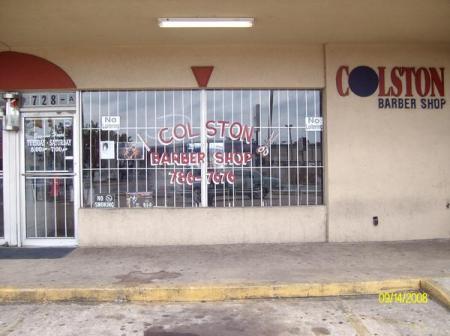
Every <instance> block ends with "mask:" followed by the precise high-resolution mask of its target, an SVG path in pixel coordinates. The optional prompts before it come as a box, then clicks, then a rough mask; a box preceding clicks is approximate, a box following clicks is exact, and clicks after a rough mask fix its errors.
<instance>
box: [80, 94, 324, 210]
mask: <svg viewBox="0 0 450 336" xmlns="http://www.w3.org/2000/svg"><path fill="white" fill-rule="evenodd" d="M200 106H201V92H200V91H199V90H171V91H163V90H160V91H93V92H83V94H82V114H83V130H82V136H83V141H82V142H83V143H82V148H83V201H84V206H86V207H130V208H135V207H136V208H139V207H145V208H147V207H198V206H201V205H202V193H201V190H202V188H201V186H202V183H205V184H206V185H207V186H206V188H205V190H206V193H207V195H205V196H204V197H203V204H204V205H206V204H207V206H210V207H232V206H239V207H243V206H245V207H247V206H289V205H292V206H293V205H317V204H323V190H322V179H323V162H322V131H321V129H317V128H310V127H309V126H308V125H307V120H309V119H308V118H312V117H317V118H319V119H321V117H322V112H321V97H320V91H319V90H207V92H206V111H205V115H204V118H203V120H204V123H203V124H201V119H202V118H201V110H200ZM202 144H203V147H202ZM202 148H203V151H202ZM202 165H204V166H205V170H204V174H203V175H202V173H201V172H202V169H201V168H202Z"/></svg>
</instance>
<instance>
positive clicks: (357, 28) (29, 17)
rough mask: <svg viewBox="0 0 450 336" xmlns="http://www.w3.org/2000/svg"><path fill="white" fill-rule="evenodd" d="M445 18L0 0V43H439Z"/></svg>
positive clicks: (296, 3) (413, 3) (343, 8)
mask: <svg viewBox="0 0 450 336" xmlns="http://www.w3.org/2000/svg"><path fill="white" fill-rule="evenodd" d="M158 17H254V18H255V27H254V28H251V29H161V28H159V27H158V25H157V18H158ZM449 18H450V1H449V0H427V1H424V0H377V1H375V0H64V1H61V0H36V1H30V0H1V1H0V41H2V42H3V43H6V44H7V45H9V46H10V47H12V48H14V47H51V46H77V45H96V46H99V45H100V46H101V45H136V44H139V45H143V44H180V43H181V44H184V43H188V44H192V43H199V44H205V43H206V44H223V43H233V44H234V43H235V44H242V43H245V44H248V43H254V44H279V43H286V44H287V43H289V44H295V43H329V42H370V43H376V42H405V43H409V42H446V43H447V42H450V19H449ZM0 48H2V47H0ZM2 49H3V48H2Z"/></svg>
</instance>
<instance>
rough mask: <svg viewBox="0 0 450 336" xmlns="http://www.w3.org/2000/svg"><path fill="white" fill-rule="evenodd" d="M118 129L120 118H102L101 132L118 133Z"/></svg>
mask: <svg viewBox="0 0 450 336" xmlns="http://www.w3.org/2000/svg"><path fill="white" fill-rule="evenodd" d="M119 129H120V117H119V116H103V117H102V130H105V131H118V130H119Z"/></svg>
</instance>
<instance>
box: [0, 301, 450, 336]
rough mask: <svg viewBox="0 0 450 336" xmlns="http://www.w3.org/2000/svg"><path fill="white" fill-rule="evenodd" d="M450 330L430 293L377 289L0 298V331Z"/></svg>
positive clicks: (212, 335)
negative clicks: (403, 296) (257, 295)
mask: <svg viewBox="0 0 450 336" xmlns="http://www.w3.org/2000/svg"><path fill="white" fill-rule="evenodd" d="M449 330H450V314H449V311H448V310H447V309H446V308H444V307H443V306H441V305H439V304H438V303H436V302H434V301H433V300H431V299H430V300H428V303H422V304H401V303H391V304H380V303H379V300H378V296H361V297H334V298H316V299H313V298H310V299H285V300H281V299H279V300H277V299H274V300H247V301H228V302H208V303H167V304H153V303H146V304H131V303H105V304H88V303H85V304H82V303H61V304H55V303H47V304H2V305H0V335H1V336H6V335H8V336H14V335H17V336H18V335H40V336H47V335H48V336H50V335H52V336H53V335H58V336H69V335H73V336H75V335H76V336H80V335H83V336H90V335H92V336H94V335H95V336H99V335H111V336H112V335H114V336H116V335H117V336H128V335H140V336H222V335H223V336H229V335H244V336H256V335H258V336H261V335H268V336H269V335H270V336H278V335H280V336H289V335H311V336H318V335H362V336H364V335H374V336H377V335H378V336H389V335H410V336H414V335H420V336H422V335H433V336H437V335H448V333H449Z"/></svg>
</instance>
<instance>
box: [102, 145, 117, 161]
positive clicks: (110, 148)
mask: <svg viewBox="0 0 450 336" xmlns="http://www.w3.org/2000/svg"><path fill="white" fill-rule="evenodd" d="M115 153H116V151H115V150H114V141H100V159H101V160H113V159H115V158H116V154H115Z"/></svg>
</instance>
